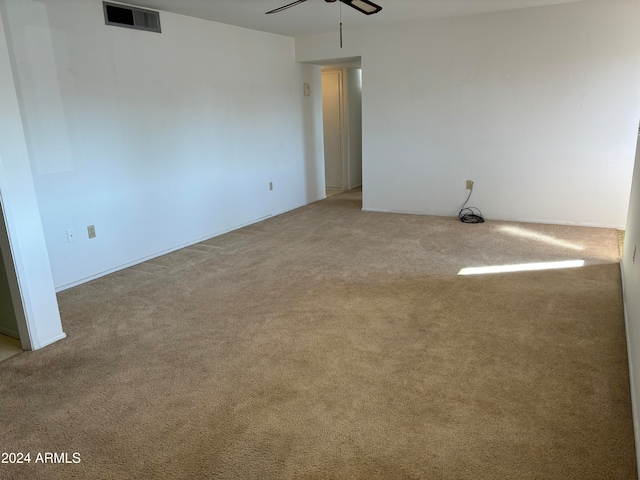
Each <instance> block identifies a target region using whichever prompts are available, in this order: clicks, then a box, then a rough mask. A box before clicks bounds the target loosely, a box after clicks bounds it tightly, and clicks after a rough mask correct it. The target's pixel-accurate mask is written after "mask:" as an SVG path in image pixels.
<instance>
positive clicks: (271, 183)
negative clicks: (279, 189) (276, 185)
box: [269, 182, 273, 190]
mask: <svg viewBox="0 0 640 480" xmlns="http://www.w3.org/2000/svg"><path fill="white" fill-rule="evenodd" d="M269 190H273V182H269Z"/></svg>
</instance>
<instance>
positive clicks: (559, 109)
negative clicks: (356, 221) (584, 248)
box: [296, 0, 640, 227]
mask: <svg viewBox="0 0 640 480" xmlns="http://www.w3.org/2000/svg"><path fill="white" fill-rule="evenodd" d="M383 13H384V12H383ZM638 24H640V9H639V7H638V4H637V2H636V1H635V0H607V1H586V2H577V3H572V4H566V5H558V6H548V7H540V8H532V9H523V10H515V11H511V12H503V13H495V14H487V15H477V16H469V17H460V18H452V19H441V20H434V21H429V22H418V23H415V24H407V25H402V26H394V27H387V28H384V29H365V30H360V31H352V32H347V34H346V35H345V48H344V50H342V51H341V50H340V49H339V47H337V46H336V42H335V38H334V36H335V35H334V34H328V35H318V36H310V37H300V38H297V39H296V57H297V59H298V60H299V61H305V62H314V61H318V60H322V59H336V58H340V57H353V56H358V55H361V57H362V67H363V162H364V164H363V183H364V186H365V189H364V198H363V202H364V208H365V209H367V210H383V211H403V212H415V213H425V214H436V215H455V214H456V213H457V210H458V209H459V207H460V204H461V203H462V202H463V201H464V199H465V197H466V193H467V192H466V190H465V180H467V179H469V180H474V181H475V189H474V194H473V198H472V202H471V203H472V204H473V205H474V206H477V207H480V208H481V209H482V211H483V213H484V214H485V215H486V216H487V217H488V218H492V219H505V220H524V221H536V222H550V223H574V224H582V225H598V226H612V227H622V226H624V224H625V220H626V214H627V205H628V198H629V188H630V179H631V176H630V175H631V169H632V164H633V154H634V149H635V131H636V129H637V125H638V118H639V117H640V97H639V95H638V85H640V49H639V48H638V45H639V44H640V29H638V28H637V26H638Z"/></svg>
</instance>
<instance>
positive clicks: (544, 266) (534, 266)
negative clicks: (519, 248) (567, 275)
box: [458, 260, 584, 275]
mask: <svg viewBox="0 0 640 480" xmlns="http://www.w3.org/2000/svg"><path fill="white" fill-rule="evenodd" d="M583 266H584V260H564V261H562V262H539V263H521V264H517V265H492V266H489V267H468V268H463V269H462V270H460V271H459V272H458V275H483V274H486V273H508V272H529V271H532V270H556V269H559V268H577V267H583Z"/></svg>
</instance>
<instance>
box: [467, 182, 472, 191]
mask: <svg viewBox="0 0 640 480" xmlns="http://www.w3.org/2000/svg"><path fill="white" fill-rule="evenodd" d="M471 189H473V180H467V190H471Z"/></svg>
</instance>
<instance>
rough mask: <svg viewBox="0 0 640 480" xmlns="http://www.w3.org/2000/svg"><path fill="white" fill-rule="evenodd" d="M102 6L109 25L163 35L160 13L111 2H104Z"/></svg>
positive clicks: (105, 20) (105, 19)
mask: <svg viewBox="0 0 640 480" xmlns="http://www.w3.org/2000/svg"><path fill="white" fill-rule="evenodd" d="M102 5H103V7H104V22H105V23H106V24H107V25H112V26H115V27H125V28H135V29H136V30H145V31H147V32H157V33H161V30H160V13H159V12H154V11H152V10H145V9H143V8H138V7H129V6H128V5H119V4H117V3H109V2H102Z"/></svg>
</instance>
